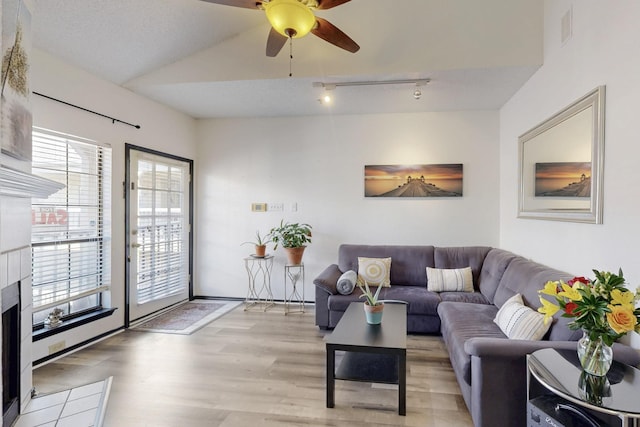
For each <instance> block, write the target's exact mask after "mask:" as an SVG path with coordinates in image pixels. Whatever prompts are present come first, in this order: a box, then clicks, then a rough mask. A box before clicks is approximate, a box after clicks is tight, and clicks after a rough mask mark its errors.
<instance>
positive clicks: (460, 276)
mask: <svg viewBox="0 0 640 427" xmlns="http://www.w3.org/2000/svg"><path fill="white" fill-rule="evenodd" d="M427 290H428V291H431V292H473V274H472V273H471V267H465V268H431V267H427Z"/></svg>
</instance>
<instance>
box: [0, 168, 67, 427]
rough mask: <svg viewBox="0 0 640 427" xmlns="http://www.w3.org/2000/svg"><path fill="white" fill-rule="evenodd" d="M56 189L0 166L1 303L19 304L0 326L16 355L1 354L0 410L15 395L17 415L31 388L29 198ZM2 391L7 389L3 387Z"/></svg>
mask: <svg viewBox="0 0 640 427" xmlns="http://www.w3.org/2000/svg"><path fill="white" fill-rule="evenodd" d="M2 163H5V162H2ZM58 188H59V186H58V185H57V184H55V183H52V182H51V181H48V180H44V179H41V178H38V177H35V176H33V175H31V174H30V173H27V172H25V171H19V170H16V169H12V168H10V167H6V166H5V164H2V165H0V291H2V292H0V300H2V298H7V299H13V298H12V295H15V296H16V297H17V301H19V304H18V308H17V309H16V313H17V314H16V315H15V316H14V320H9V317H5V316H3V320H5V323H6V322H9V324H3V328H2V332H3V333H2V337H1V338H2V340H5V339H7V340H10V337H9V336H5V335H7V334H9V335H10V334H11V333H17V335H16V336H15V339H14V341H13V345H15V343H18V351H17V354H16V355H15V356H13V357H12V356H11V354H10V353H11V352H9V354H7V353H5V354H3V355H2V356H3V357H2V359H0V360H2V374H3V384H9V386H8V389H9V390H4V389H3V390H2V392H3V407H4V406H8V405H9V402H6V401H5V400H6V398H7V396H8V395H11V394H17V397H18V402H17V404H18V406H19V409H20V412H22V411H23V410H24V408H25V407H26V405H27V404H28V403H29V401H30V399H31V389H32V387H33V385H32V374H31V370H32V361H31V331H32V327H31V300H32V294H31V292H32V290H31V197H46V195H48V194H50V193H52V192H55V191H57V189H58ZM2 302H5V301H2ZM7 303H9V301H6V302H5V304H2V305H3V306H4V305H9V306H11V305H13V304H7ZM3 310H4V307H3ZM5 329H6V330H5ZM16 329H17V330H16ZM0 348H1V347H0ZM14 350H15V349H14ZM5 365H8V366H5ZM11 375H15V376H16V377H15V379H11V377H10V376H11ZM5 387H7V386H6V385H5ZM3 409H5V408H3ZM3 412H4V410H3ZM0 425H4V424H0Z"/></svg>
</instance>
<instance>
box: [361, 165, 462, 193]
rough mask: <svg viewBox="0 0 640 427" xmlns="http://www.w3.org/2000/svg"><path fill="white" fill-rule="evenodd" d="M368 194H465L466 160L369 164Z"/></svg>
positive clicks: (367, 175) (365, 184)
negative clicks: (464, 171) (408, 163)
mask: <svg viewBox="0 0 640 427" xmlns="http://www.w3.org/2000/svg"><path fill="white" fill-rule="evenodd" d="M364 196H365V197H414V198H428V197H462V164H461V163H457V164H437V165H367V166H365V167H364Z"/></svg>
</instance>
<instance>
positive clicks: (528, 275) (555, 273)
mask: <svg viewBox="0 0 640 427" xmlns="http://www.w3.org/2000/svg"><path fill="white" fill-rule="evenodd" d="M572 278H573V276H572V275H570V274H568V273H565V272H562V271H559V270H554V269H552V268H549V267H546V266H544V265H542V264H538V263H537V262H534V261H530V260H527V259H525V258H523V257H520V256H516V258H514V259H513V260H512V261H511V262H510V263H509V266H508V267H507V269H506V270H505V272H504V274H503V275H502V279H501V280H500V284H499V285H498V289H497V290H496V294H495V297H494V299H493V302H494V304H495V305H496V306H498V308H499V307H502V305H503V304H504V303H505V302H506V301H507V300H508V299H509V298H511V297H512V296H514V295H515V294H518V293H519V294H521V295H522V301H523V303H524V304H525V305H527V306H529V307H532V308H534V309H537V308H538V307H539V306H540V299H539V294H538V291H539V290H540V289H542V288H543V287H544V284H545V283H547V282H548V281H549V280H564V281H567V280H570V279H572ZM570 321H571V319H568V318H565V317H558V318H556V319H554V321H553V323H552V325H551V328H550V329H549V332H548V334H547V336H546V337H545V338H546V339H549V340H552V341H558V340H561V341H576V340H578V339H579V338H580V337H581V336H582V333H581V332H580V331H572V330H570V329H569V328H568V326H567V325H568V323H569V322H570Z"/></svg>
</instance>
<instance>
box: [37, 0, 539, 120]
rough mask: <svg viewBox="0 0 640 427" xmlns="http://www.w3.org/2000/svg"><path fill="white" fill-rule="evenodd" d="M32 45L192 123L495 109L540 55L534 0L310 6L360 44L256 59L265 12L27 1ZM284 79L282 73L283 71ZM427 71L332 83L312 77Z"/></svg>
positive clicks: (296, 48) (322, 45) (116, 1)
mask: <svg viewBox="0 0 640 427" xmlns="http://www.w3.org/2000/svg"><path fill="white" fill-rule="evenodd" d="M32 3H33V6H34V8H33V17H32V28H33V43H34V46H35V47H36V48H37V49H40V50H43V51H46V52H48V53H50V54H52V55H54V56H56V57H59V58H61V59H63V60H65V61H66V62H68V63H70V64H72V65H75V66H77V67H80V68H83V69H85V70H87V71H89V72H91V73H93V74H95V75H97V76H100V77H102V78H104V79H106V80H108V81H111V82H113V83H115V84H118V85H121V86H123V87H125V88H128V89H130V90H132V91H134V92H137V93H139V94H141V95H143V96H146V97H148V98H151V99H155V100H157V101H159V102H161V103H164V104H166V105H169V106H171V107H173V108H175V109H177V110H180V111H183V112H185V113H186V114H188V115H190V116H192V117H194V118H209V117H248V116H288V115H317V114H361V113H388V112H418V111H452V110H475V109H497V108H499V107H500V106H502V105H503V104H504V103H505V102H506V101H507V100H508V99H509V98H510V97H511V96H512V95H513V93H515V91H516V90H517V89H518V88H519V87H521V86H522V84H523V83H524V82H525V81H526V80H527V79H528V78H529V77H530V76H531V75H532V74H533V72H535V70H536V69H537V68H538V67H539V66H540V64H541V61H542V2H540V1H539V0H483V1H477V0H446V1H444V0H352V1H351V2H349V3H345V4H343V5H341V6H338V7H335V8H333V9H330V10H325V11H316V14H317V15H318V16H321V17H323V18H325V19H327V20H329V21H330V22H332V23H333V24H334V25H336V26H337V27H339V28H340V29H341V30H343V31H344V32H345V33H347V34H348V35H349V36H350V37H351V38H353V39H354V40H355V41H356V42H357V43H358V44H359V45H360V46H361V49H360V51H358V52H357V53H355V54H352V53H349V52H346V51H343V50H341V49H339V48H337V47H335V46H333V45H331V44H328V43H326V42H324V41H323V40H321V39H319V38H317V37H315V36H313V35H312V34H310V35H308V36H306V37H304V38H301V39H294V40H293V47H292V49H293V60H292V61H291V64H290V62H289V46H288V45H286V46H285V47H284V48H283V50H282V51H281V52H280V54H279V55H278V56H277V57H275V58H268V57H266V56H265V53H264V49H265V44H266V39H267V34H268V32H269V28H270V27H269V24H268V22H267V20H266V17H265V16H264V12H262V11H259V10H251V9H243V8H235V7H229V6H223V5H218V4H213V3H208V2H206V1H201V0H135V1H131V0H111V1H104V0H32ZM290 66H291V68H292V72H293V77H289V68H290ZM419 78H430V79H431V83H429V85H428V86H425V87H422V88H421V90H422V93H423V96H422V97H421V99H419V100H415V99H414V98H413V91H414V89H415V87H414V86H413V85H411V84H409V85H407V84H405V85H384V86H359V87H338V88H337V89H335V90H334V91H333V94H334V98H335V100H334V102H333V104H332V105H331V106H326V105H321V104H320V103H319V102H318V98H319V97H320V95H321V92H322V89H321V88H318V87H314V85H313V83H314V82H329V83H330V82H350V81H361V80H375V81H380V80H395V79H419Z"/></svg>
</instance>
